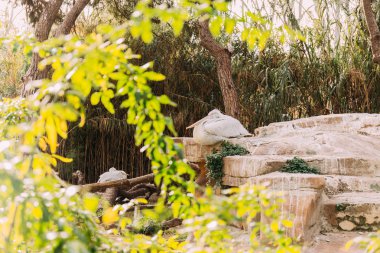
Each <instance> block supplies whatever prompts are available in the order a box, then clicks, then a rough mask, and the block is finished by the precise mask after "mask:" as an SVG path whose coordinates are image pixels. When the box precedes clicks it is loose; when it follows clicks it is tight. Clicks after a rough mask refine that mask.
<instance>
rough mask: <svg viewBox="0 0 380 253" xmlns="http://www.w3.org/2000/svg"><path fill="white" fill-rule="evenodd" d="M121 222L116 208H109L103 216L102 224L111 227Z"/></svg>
mask: <svg viewBox="0 0 380 253" xmlns="http://www.w3.org/2000/svg"><path fill="white" fill-rule="evenodd" d="M118 220H119V213H118V210H117V209H116V208H112V207H109V208H107V209H106V210H105V211H104V213H103V216H102V222H103V223H104V224H105V225H111V224H113V223H115V222H117V221H118Z"/></svg>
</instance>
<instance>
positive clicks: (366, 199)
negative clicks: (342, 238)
mask: <svg viewBox="0 0 380 253" xmlns="http://www.w3.org/2000/svg"><path fill="white" fill-rule="evenodd" d="M323 217H324V219H326V222H325V225H324V227H323V228H324V230H327V231H330V230H334V229H336V228H339V229H342V230H346V231H351V230H352V229H355V230H364V231H375V230H377V229H380V195H379V193H377V192H345V193H341V194H336V195H333V196H331V197H330V198H329V199H327V200H325V201H324V207H323ZM351 223H352V224H353V227H352V225H351Z"/></svg>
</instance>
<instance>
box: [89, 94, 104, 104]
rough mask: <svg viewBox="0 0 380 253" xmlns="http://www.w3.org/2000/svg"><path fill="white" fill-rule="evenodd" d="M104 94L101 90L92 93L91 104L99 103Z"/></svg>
mask: <svg viewBox="0 0 380 253" xmlns="http://www.w3.org/2000/svg"><path fill="white" fill-rule="evenodd" d="M101 96H102V93H101V92H94V93H92V95H91V104H92V105H97V104H99V102H100V97H101Z"/></svg>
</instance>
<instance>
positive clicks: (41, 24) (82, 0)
mask: <svg viewBox="0 0 380 253" xmlns="http://www.w3.org/2000/svg"><path fill="white" fill-rule="evenodd" d="M89 2H90V0H78V1H76V2H75V4H74V5H73V7H72V8H71V9H70V11H69V12H68V13H67V15H66V17H65V19H64V20H63V22H62V23H61V24H60V25H59V26H58V28H57V29H56V30H55V31H54V33H53V36H54V37H58V36H60V35H66V34H69V33H70V31H71V29H72V27H73V26H74V24H75V21H76V20H77V18H78V17H79V15H80V13H81V12H82V11H83V9H84V8H85V7H86V5H87V4H88V3H89ZM62 3H63V0H52V1H50V2H49V3H48V4H47V6H46V8H45V9H44V11H43V12H42V14H41V17H40V19H39V20H38V22H37V24H36V27H35V36H36V38H37V40H38V41H40V42H42V41H45V40H47V39H48V38H49V34H50V31H51V28H52V26H53V24H54V22H55V20H56V19H57V16H58V12H59V10H60V8H61V6H62ZM40 61H41V57H40V56H39V55H38V53H33V55H32V60H31V63H30V66H29V69H28V70H27V72H26V74H25V75H24V76H23V77H22V81H23V84H24V85H23V90H22V93H21V95H22V96H23V97H26V96H28V95H30V94H33V92H34V90H33V89H29V90H27V89H26V84H27V83H28V82H30V81H32V80H39V79H44V78H47V77H48V76H49V72H50V71H49V68H45V69H44V70H39V69H38V64H39V62H40Z"/></svg>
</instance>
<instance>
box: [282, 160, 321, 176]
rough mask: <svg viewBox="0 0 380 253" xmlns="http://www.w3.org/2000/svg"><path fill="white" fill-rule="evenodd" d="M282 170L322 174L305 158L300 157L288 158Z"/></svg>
mask: <svg viewBox="0 0 380 253" xmlns="http://www.w3.org/2000/svg"><path fill="white" fill-rule="evenodd" d="M281 171H282V172H287V173H306V174H321V173H320V171H319V170H318V169H317V168H315V167H312V166H310V165H308V164H307V163H306V162H305V160H303V159H301V158H299V157H294V158H293V159H291V160H287V161H286V163H285V165H284V166H283V167H282V169H281Z"/></svg>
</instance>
